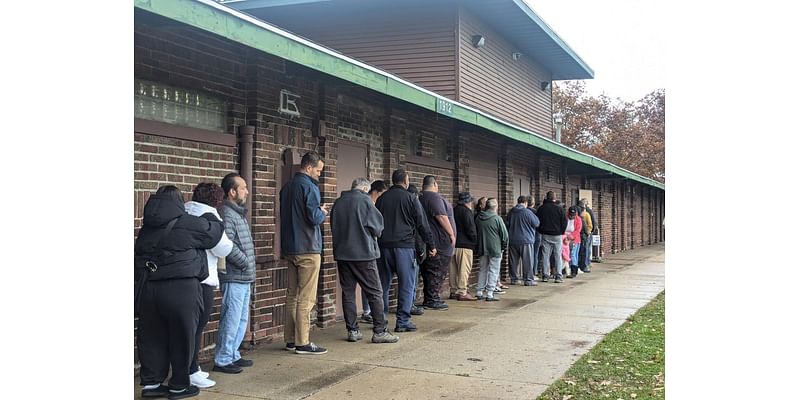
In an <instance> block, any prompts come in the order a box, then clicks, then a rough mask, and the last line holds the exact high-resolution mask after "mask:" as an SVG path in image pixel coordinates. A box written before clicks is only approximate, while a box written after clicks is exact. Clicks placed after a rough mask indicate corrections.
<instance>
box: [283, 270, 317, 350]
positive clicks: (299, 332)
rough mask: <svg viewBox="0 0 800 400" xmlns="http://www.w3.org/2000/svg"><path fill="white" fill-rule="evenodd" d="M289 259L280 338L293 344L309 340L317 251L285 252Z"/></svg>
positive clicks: (305, 343)
mask: <svg viewBox="0 0 800 400" xmlns="http://www.w3.org/2000/svg"><path fill="white" fill-rule="evenodd" d="M286 260H288V261H289V285H288V286H289V287H288V290H287V293H286V326H285V327H284V330H283V339H284V341H285V342H286V343H294V344H295V346H305V345H307V344H309V343H310V342H311V341H310V340H309V338H308V333H309V331H310V329H311V322H310V320H311V317H310V314H311V309H312V308H314V304H316V302H317V282H318V280H319V266H320V263H321V262H322V256H321V255H320V254H300V255H295V256H286Z"/></svg>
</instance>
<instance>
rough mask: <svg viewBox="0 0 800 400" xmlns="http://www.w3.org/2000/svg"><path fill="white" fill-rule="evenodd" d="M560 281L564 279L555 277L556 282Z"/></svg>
mask: <svg viewBox="0 0 800 400" xmlns="http://www.w3.org/2000/svg"><path fill="white" fill-rule="evenodd" d="M561 282H564V280H563V279H561V278H556V283H561Z"/></svg>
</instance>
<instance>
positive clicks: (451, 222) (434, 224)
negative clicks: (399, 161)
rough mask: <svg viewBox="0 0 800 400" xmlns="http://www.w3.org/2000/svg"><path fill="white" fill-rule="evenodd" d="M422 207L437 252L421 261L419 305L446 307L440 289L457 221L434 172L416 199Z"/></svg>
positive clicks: (426, 177)
mask: <svg viewBox="0 0 800 400" xmlns="http://www.w3.org/2000/svg"><path fill="white" fill-rule="evenodd" d="M419 202H420V204H422V209H423V210H425V214H426V217H427V218H428V225H429V226H430V228H431V232H432V233H433V242H434V243H435V244H436V255H435V256H432V257H428V258H426V259H425V261H423V262H422V267H421V268H420V272H421V273H422V284H423V288H424V289H423V295H424V300H423V301H422V307H424V308H426V309H430V310H446V309H448V305H447V303H445V302H444V301H442V299H441V297H440V294H439V292H440V290H441V288H442V281H443V280H444V276H445V274H447V269H448V267H449V265H450V258H451V257H453V252H454V249H455V245H456V221H455V217H454V216H453V207H452V206H450V203H448V202H447V201H445V199H444V198H442V196H441V195H440V194H439V184H438V183H437V182H436V178H435V177H434V176H433V175H427V176H425V177H424V178H423V179H422V196H420V199H419Z"/></svg>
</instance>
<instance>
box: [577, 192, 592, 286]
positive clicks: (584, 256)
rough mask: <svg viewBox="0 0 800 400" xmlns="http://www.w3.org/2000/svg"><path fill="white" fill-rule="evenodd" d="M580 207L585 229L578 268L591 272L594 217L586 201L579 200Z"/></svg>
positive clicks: (582, 233) (583, 230) (582, 231)
mask: <svg viewBox="0 0 800 400" xmlns="http://www.w3.org/2000/svg"><path fill="white" fill-rule="evenodd" d="M578 207H580V217H581V219H582V220H583V221H582V222H583V229H581V246H580V250H579V251H580V254H579V257H580V258H579V261H578V268H580V270H581V271H583V272H584V273H586V272H589V264H588V263H589V257H590V255H591V254H592V244H591V240H592V231H593V230H594V226H592V217H591V216H590V215H589V213H588V212H587V211H586V203H584V202H583V201H580V202H578Z"/></svg>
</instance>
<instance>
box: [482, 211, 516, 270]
mask: <svg viewBox="0 0 800 400" xmlns="http://www.w3.org/2000/svg"><path fill="white" fill-rule="evenodd" d="M476 225H477V228H478V256H489V257H491V258H495V257H500V256H502V255H503V250H504V249H505V248H506V247H508V230H506V224H504V223H503V219H502V218H500V216H499V215H497V213H496V212H494V211H491V210H486V211H481V213H480V214H478V221H477V224H476Z"/></svg>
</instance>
